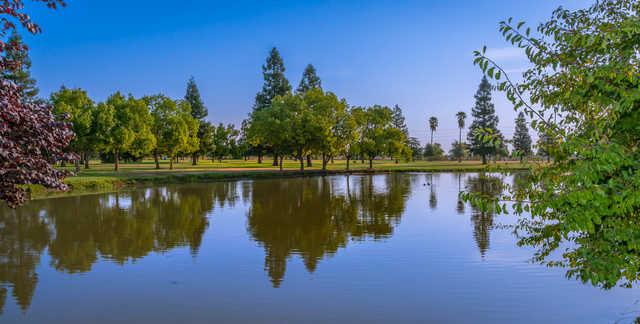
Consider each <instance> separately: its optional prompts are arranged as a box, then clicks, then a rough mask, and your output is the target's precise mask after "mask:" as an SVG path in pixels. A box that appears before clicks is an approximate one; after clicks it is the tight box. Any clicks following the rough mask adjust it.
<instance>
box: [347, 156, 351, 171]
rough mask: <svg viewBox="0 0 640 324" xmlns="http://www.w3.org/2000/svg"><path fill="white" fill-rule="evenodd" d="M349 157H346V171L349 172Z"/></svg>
mask: <svg viewBox="0 0 640 324" xmlns="http://www.w3.org/2000/svg"><path fill="white" fill-rule="evenodd" d="M349 160H350V159H349V157H348V156H347V171H349Z"/></svg>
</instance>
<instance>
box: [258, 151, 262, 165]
mask: <svg viewBox="0 0 640 324" xmlns="http://www.w3.org/2000/svg"><path fill="white" fill-rule="evenodd" d="M258 164H262V153H258Z"/></svg>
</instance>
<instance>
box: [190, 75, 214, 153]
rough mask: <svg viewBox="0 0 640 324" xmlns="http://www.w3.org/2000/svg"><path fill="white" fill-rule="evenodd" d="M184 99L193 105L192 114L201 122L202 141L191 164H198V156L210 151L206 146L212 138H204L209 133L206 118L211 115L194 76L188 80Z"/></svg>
mask: <svg viewBox="0 0 640 324" xmlns="http://www.w3.org/2000/svg"><path fill="white" fill-rule="evenodd" d="M184 100H185V101H186V102H188V103H189V105H191V116H192V117H193V118H195V119H196V120H198V124H199V125H198V136H197V137H198V140H199V142H200V147H199V148H198V149H197V150H195V151H194V152H193V153H192V154H191V162H192V163H191V164H193V165H196V164H198V157H199V156H201V155H204V154H207V153H208V151H209V150H208V148H207V147H206V146H207V145H208V143H209V142H210V140H208V139H205V138H204V137H205V136H207V135H208V134H207V132H206V131H205V128H206V127H208V125H205V123H206V121H205V120H204V118H205V117H207V115H209V110H208V109H207V107H205V105H204V102H203V101H202V97H200V90H199V89H198V85H197V84H196V80H195V79H194V78H193V77H191V78H189V81H187V92H186V93H185V95H184Z"/></svg>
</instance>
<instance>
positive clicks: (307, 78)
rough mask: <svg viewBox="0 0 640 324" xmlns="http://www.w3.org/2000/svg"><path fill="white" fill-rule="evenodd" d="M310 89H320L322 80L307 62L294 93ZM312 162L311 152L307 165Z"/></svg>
mask: <svg viewBox="0 0 640 324" xmlns="http://www.w3.org/2000/svg"><path fill="white" fill-rule="evenodd" d="M311 89H320V90H322V81H320V77H318V74H316V68H315V67H314V66H313V65H311V64H308V65H307V67H306V68H305V69H304V72H303V73H302V79H301V80H300V84H299V85H298V89H296V93H298V94H301V95H304V94H305V93H306V92H307V91H309V90H311ZM312 166H313V162H312V160H311V154H308V155H307V167H312Z"/></svg>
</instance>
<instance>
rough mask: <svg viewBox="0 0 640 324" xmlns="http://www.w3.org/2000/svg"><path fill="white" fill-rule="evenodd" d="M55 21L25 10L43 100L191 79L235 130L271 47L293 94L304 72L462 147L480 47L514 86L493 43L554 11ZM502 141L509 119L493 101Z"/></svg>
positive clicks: (231, 4) (495, 4) (142, 0)
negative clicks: (461, 121)
mask: <svg viewBox="0 0 640 324" xmlns="http://www.w3.org/2000/svg"><path fill="white" fill-rule="evenodd" d="M67 2H68V6H67V8H65V9H62V10H59V11H56V12H51V11H49V10H46V9H42V8H38V7H35V5H34V4H31V5H29V6H28V7H29V8H30V9H31V10H32V12H34V15H33V17H34V19H35V20H36V21H37V22H39V23H40V25H41V26H42V28H43V31H44V32H43V34H41V35H38V36H35V37H27V42H28V44H29V45H30V47H31V57H32V60H33V67H32V73H33V75H34V76H35V77H36V79H37V80H38V83H39V86H40V89H41V93H42V95H45V96H48V94H49V93H50V92H52V91H55V90H57V89H58V88H59V87H60V86H61V85H62V84H64V85H65V86H67V87H81V88H84V89H86V90H87V91H88V92H89V95H90V96H91V97H92V98H94V100H97V101H101V100H104V99H105V98H106V97H107V96H108V95H109V94H110V93H112V92H114V91H116V90H120V91H123V92H125V93H132V94H134V95H136V96H142V95H146V94H154V93H159V92H162V93H165V94H167V95H169V96H171V97H174V98H181V97H182V96H183V95H184V90H185V84H186V81H187V79H188V78H189V76H191V75H193V76H194V77H195V78H196V81H197V83H198V86H199V87H200V91H201V93H202V96H203V99H204V101H205V104H206V105H207V107H208V109H209V119H210V120H211V121H213V122H215V123H218V122H224V123H236V124H239V123H240V122H241V121H242V119H243V118H245V117H246V115H247V113H248V112H249V111H250V110H251V106H252V104H253V100H254V96H255V93H256V92H257V91H258V90H259V89H260V87H261V82H262V75H261V70H260V67H261V65H262V64H263V63H264V60H265V58H266V55H267V53H268V51H269V49H270V48H271V47H273V46H276V47H277V48H278V49H279V50H280V52H281V54H282V56H283V58H284V62H285V65H286V68H287V72H286V73H287V77H288V78H289V80H290V82H291V83H292V85H293V86H294V87H295V86H297V84H298V82H299V80H300V76H301V74H302V70H303V69H304V67H305V65H306V64H307V63H312V64H314V65H315V66H316V68H317V70H318V74H319V76H320V77H321V78H322V82H323V86H324V88H325V90H329V91H333V92H335V93H336V94H337V95H338V96H340V97H344V98H346V99H347V101H348V102H349V103H350V104H354V105H372V104H382V105H389V106H392V105H394V104H399V105H400V106H401V107H402V108H403V110H404V112H405V116H406V118H407V124H408V126H409V130H410V133H411V135H412V136H416V137H418V138H419V139H420V140H421V141H422V142H425V141H426V136H427V135H428V133H427V130H426V129H427V126H426V125H427V119H428V118H429V116H436V117H438V118H439V119H440V129H439V131H438V133H437V134H436V141H438V142H441V143H442V144H443V145H444V146H445V148H448V147H449V144H450V142H451V141H452V140H453V139H456V138H457V128H456V127H457V126H456V122H455V117H454V115H455V113H456V112H457V111H459V110H464V111H467V112H468V113H469V112H470V110H471V106H472V105H473V94H474V92H475V91H476V88H477V84H478V82H479V80H480V78H481V74H480V72H479V70H478V68H477V67H474V66H473V64H472V51H473V50H475V49H479V48H481V47H482V46H483V45H487V46H488V47H489V49H490V52H492V53H493V54H494V57H496V58H497V60H498V61H500V62H501V63H503V64H504V66H506V67H507V68H508V69H509V70H510V71H511V72H512V73H513V74H514V75H516V76H517V75H518V71H520V70H521V69H522V68H523V67H525V66H526V65H525V61H524V60H523V55H522V54H521V53H519V52H517V51H513V50H511V49H509V48H508V45H507V44H506V43H505V42H503V41H502V40H501V38H500V37H499V33H498V31H497V24H498V22H499V21H500V20H502V19H505V18H507V17H510V16H513V17H514V18H521V19H523V20H527V21H529V22H533V23H536V24H537V23H539V22H541V21H543V20H545V19H546V18H548V17H549V16H550V14H551V11H552V10H553V9H554V8H556V7H557V6H559V5H564V6H567V7H570V8H575V7H585V6H587V5H588V4H589V3H590V1H587V0H540V1H513V0H511V1H506V0H504V1H502V0H500V1H499V0H492V1H477V0H476V1H453V0H451V1H445V0H441V1H428V0H422V1H401V0H397V1H376V0H369V1H364V0H362V1H346V0H343V1H340V0H336V1H242V0H235V1H213V0H199V1H195V0H183V1H175V0H173V1H168V0H166V1H165V0H135V1H132V0H128V1H126V0H111V1H93V0H83V1H81V0H68V1H67ZM495 97H496V100H495V103H496V109H497V111H498V113H499V115H500V117H501V120H500V126H501V128H502V130H503V133H504V134H505V135H507V136H508V137H510V136H511V135H512V133H513V119H514V117H515V114H514V112H513V110H512V108H511V107H510V106H509V104H508V103H507V102H506V101H505V99H504V98H503V97H502V96H500V95H497V94H496V95H495Z"/></svg>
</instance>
